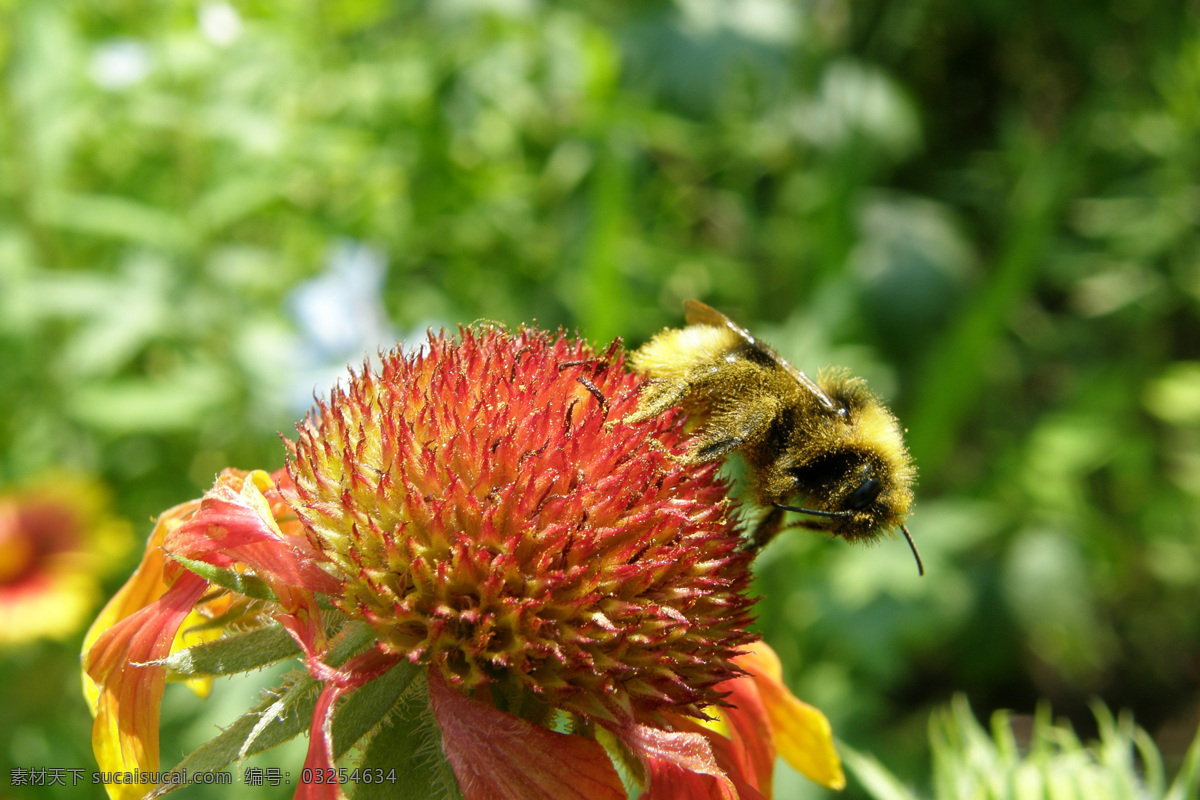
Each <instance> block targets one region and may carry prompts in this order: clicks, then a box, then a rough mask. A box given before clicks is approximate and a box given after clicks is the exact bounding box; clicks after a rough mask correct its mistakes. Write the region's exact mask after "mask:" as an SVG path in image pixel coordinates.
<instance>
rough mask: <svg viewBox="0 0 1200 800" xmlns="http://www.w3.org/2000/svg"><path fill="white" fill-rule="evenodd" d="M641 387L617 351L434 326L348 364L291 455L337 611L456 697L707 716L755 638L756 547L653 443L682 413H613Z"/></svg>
mask: <svg viewBox="0 0 1200 800" xmlns="http://www.w3.org/2000/svg"><path fill="white" fill-rule="evenodd" d="M639 386H640V379H639V378H637V377H636V376H634V375H631V374H630V373H629V372H628V371H627V370H626V369H625V368H624V364H623V360H622V355H621V354H620V352H619V350H618V349H617V348H616V347H615V346H614V347H611V348H609V350H608V351H607V352H603V353H597V352H596V351H594V350H593V349H592V348H591V347H590V346H589V345H588V344H586V343H584V342H580V341H577V340H575V339H573V338H570V337H567V336H564V335H562V334H550V333H546V332H542V331H537V330H532V329H520V330H518V331H516V332H509V331H505V330H503V329H499V328H483V329H464V330H462V331H461V332H460V335H459V336H457V337H455V336H450V335H447V334H445V333H440V334H430V336H429V339H428V341H427V342H426V343H425V346H423V347H420V348H415V349H412V350H409V351H405V350H403V349H400V348H397V349H395V350H393V351H391V352H389V353H387V354H385V355H384V356H383V357H382V363H381V365H380V366H379V367H378V368H375V367H371V366H364V367H363V368H362V370H361V371H359V372H356V373H353V374H352V375H351V376H350V379H349V380H348V381H347V382H346V383H345V386H344V388H338V389H335V390H334V392H333V393H332V395H331V396H330V398H329V400H328V401H324V402H321V403H319V404H318V406H317V408H316V409H315V410H314V411H313V412H312V413H311V414H310V415H309V417H308V418H307V419H306V420H305V421H304V422H302V423H301V424H300V425H299V426H298V434H299V435H298V439H297V441H296V443H295V445H294V447H293V448H292V456H291V458H290V460H289V463H288V471H289V473H290V475H291V477H292V479H293V481H294V483H295V487H296V488H295V491H296V501H295V506H296V511H297V513H298V515H299V517H300V519H301V521H302V522H303V524H304V526H305V529H306V533H307V535H308V536H309V538H310V539H311V540H312V542H313V543H314V544H315V545H316V546H317V547H318V548H319V549H320V551H321V553H322V554H323V557H324V558H325V559H326V561H325V562H324V568H325V570H326V571H327V572H329V573H330V574H331V575H332V576H333V577H334V578H336V579H337V581H339V582H340V585H341V592H340V593H339V594H337V595H336V596H333V597H332V598H331V599H332V601H333V603H334V604H335V605H336V606H337V607H338V608H339V609H340V610H341V611H343V612H344V613H346V614H347V615H350V616H351V617H355V618H360V619H364V620H366V621H368V622H369V623H370V624H371V626H372V627H373V628H374V630H375V632H376V636H377V639H378V647H379V648H380V649H382V650H384V651H385V652H388V653H392V654H401V655H404V656H405V657H407V658H408V659H409V660H411V661H413V662H414V663H423V664H428V665H430V667H431V668H434V669H436V670H438V671H440V673H441V674H442V675H443V677H445V678H446V680H447V681H448V682H449V683H451V684H452V685H455V686H458V687H459V688H460V689H463V690H473V689H477V688H481V687H485V686H490V685H496V686H498V687H499V688H500V689H502V690H505V691H507V690H510V689H521V690H527V691H529V692H532V693H533V694H534V695H536V696H538V697H540V698H542V699H543V700H545V701H546V702H547V703H549V704H551V705H553V706H556V707H562V708H566V709H568V710H572V711H576V712H578V713H581V714H586V715H590V716H594V717H600V718H608V719H624V720H628V719H639V720H641V719H650V718H653V715H654V714H655V712H656V711H658V710H660V709H665V708H668V707H669V708H670V709H671V710H672V711H675V712H682V713H688V714H692V715H695V716H703V712H702V711H701V709H702V708H703V707H705V706H710V705H712V704H714V703H717V702H719V701H720V698H721V694H720V692H719V691H717V690H716V689H715V688H714V687H715V686H716V684H718V683H720V682H721V681H724V680H727V679H729V678H730V677H733V676H735V675H736V674H737V669H736V668H735V667H734V666H733V665H732V663H731V660H732V659H733V658H734V657H736V656H737V655H738V654H739V652H740V651H741V650H742V649H743V648H744V647H745V646H746V645H747V644H748V643H750V642H751V641H753V639H754V637H753V635H752V634H750V633H748V632H747V630H746V626H747V624H748V622H749V614H750V612H749V606H750V603H751V600H750V599H749V598H748V597H747V596H746V588H747V585H748V582H749V558H750V557H749V556H748V555H747V554H744V553H741V552H739V550H738V541H739V538H738V534H739V532H738V530H737V527H736V520H735V514H734V507H733V503H732V501H730V500H729V499H728V497H727V493H728V486H727V485H726V484H725V483H724V482H723V481H722V480H721V479H720V478H719V477H718V476H717V474H716V466H715V465H711V464H710V465H703V466H699V467H697V466H695V465H691V466H688V465H683V464H680V463H678V462H677V461H676V460H672V459H671V458H670V457H669V455H668V453H667V452H665V451H666V450H672V449H679V442H680V438H681V436H682V435H683V432H682V420H681V418H680V415H679V414H677V413H671V414H664V415H662V416H661V417H659V418H656V419H654V420H652V421H650V422H648V423H644V424H640V425H636V426H634V425H626V424H623V423H621V422H620V420H621V419H622V418H623V417H625V416H626V415H628V414H629V413H631V412H632V411H633V410H634V409H635V408H636V405H637V392H638V389H639ZM651 440H654V442H652V441H651ZM657 443H661V444H657Z"/></svg>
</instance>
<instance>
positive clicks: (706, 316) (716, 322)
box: [683, 300, 841, 413]
mask: <svg viewBox="0 0 1200 800" xmlns="http://www.w3.org/2000/svg"><path fill="white" fill-rule="evenodd" d="M683 309H684V312H685V319H687V323H688V324H689V325H710V326H712V327H714V328H729V329H730V330H731V331H733V332H734V333H736V334H737V335H738V336H739V337H741V339H742V341H744V342H745V343H746V344H747V345H749V346H750V347H753V348H754V349H756V350H758V351H760V352H763V353H766V354H767V355H768V356H770V357H771V360H772V361H774V362H775V363H776V364H777V365H778V366H779V367H780V369H782V370H783V371H784V372H786V373H787V374H789V375H791V376H792V377H793V378H795V379H796V383H798V384H800V385H801V386H803V387H804V388H805V389H807V390H808V391H809V392H812V394H813V396H814V397H816V398H817V401H818V402H820V404H821V405H822V406H824V407H825V408H826V410H828V411H833V412H839V413H840V412H841V408H840V407H839V406H838V404H837V403H835V402H833V400H831V399H830V397H829V395H827V394H825V392H824V390H822V389H821V387H820V386H818V385H817V383H816V381H814V380H813V379H812V378H810V377H808V376H807V375H805V374H804V373H803V372H801V371H800V370H798V369H796V368H795V367H793V366H792V365H791V364H789V363H788V362H787V360H786V359H784V358H783V357H782V356H780V355H779V353H776V352H775V350H774V349H773V348H771V347H769V346H767V345H766V344H764V343H763V342H760V341H759V340H758V339H755V338H754V336H753V334H751V333H750V331H748V330H746V329H745V328H743V327H742V326H741V325H738V324H737V323H736V322H734V321H733V320H731V319H730V318H729V317H727V316H725V315H724V314H722V313H721V312H720V311H717V310H716V309H715V308H713V307H712V306H709V305H705V304H704V303H701V302H700V301H699V300H684V301H683Z"/></svg>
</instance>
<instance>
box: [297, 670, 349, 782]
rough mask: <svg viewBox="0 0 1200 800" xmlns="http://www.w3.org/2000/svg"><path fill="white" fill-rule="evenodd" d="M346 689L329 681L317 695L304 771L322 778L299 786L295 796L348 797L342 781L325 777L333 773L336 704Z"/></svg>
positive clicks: (305, 773)
mask: <svg viewBox="0 0 1200 800" xmlns="http://www.w3.org/2000/svg"><path fill="white" fill-rule="evenodd" d="M345 691H346V689H345V688H344V687H342V686H338V685H337V684H333V683H330V684H327V685H326V686H325V688H324V689H322V690H321V695H320V697H318V698H317V707H316V708H314V709H313V722H312V728H311V729H310V731H309V734H308V755H307V756H305V758H304V772H303V773H302V774H303V775H315V776H317V777H318V778H319V779H320V780H319V781H312V782H308V783H305V782H304V781H303V780H301V781H300V783H299V785H298V786H297V787H296V794H295V795H293V798H294V800H340V798H343V797H345V795H344V794H343V793H342V787H341V784H340V783H338V782H337V781H336V780H324V778H325V776H330V777H332V776H333V774H334V773H333V706H334V703H336V702H337V700H338V698H339V697H341V696H342V694H343V693H344V692H345Z"/></svg>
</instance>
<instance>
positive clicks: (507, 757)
mask: <svg viewBox="0 0 1200 800" xmlns="http://www.w3.org/2000/svg"><path fill="white" fill-rule="evenodd" d="M429 705H430V708H431V709H432V710H433V714H434V717H435V718H436V719H437V722H438V727H439V728H440V729H441V733H442V749H443V750H444V751H445V753H446V758H447V759H448V760H449V762H450V766H451V767H452V768H453V770H454V774H455V776H456V777H457V778H458V785H459V788H460V789H461V790H462V793H463V796H464V797H465V798H466V800H511V798H518V797H519V798H521V800H624V798H625V790H624V788H623V787H622V785H621V779H620V777H619V776H618V775H617V772H616V770H615V769H614V768H613V766H612V762H611V761H609V758H608V754H607V753H606V752H605V751H604V748H603V747H601V746H600V744H599V743H598V742H597V741H596V740H594V739H588V738H585V737H583V736H571V735H568V734H564V733H556V732H554V731H550V730H547V729H545V728H542V727H540V726H538V725H534V724H533V723H531V722H526V721H525V720H523V719H521V718H519V717H516V716H514V715H512V714H509V713H507V712H504V711H500V710H498V709H496V708H494V707H492V706H490V705H487V704H486V703H482V702H480V701H478V700H473V699H471V698H470V697H467V696H466V695H464V694H462V693H461V692H458V691H455V690H454V689H452V688H451V687H450V686H448V685H447V684H446V682H445V680H444V679H443V678H442V677H441V674H440V672H439V671H438V670H430V671H429Z"/></svg>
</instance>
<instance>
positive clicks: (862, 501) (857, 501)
mask: <svg viewBox="0 0 1200 800" xmlns="http://www.w3.org/2000/svg"><path fill="white" fill-rule="evenodd" d="M882 488H883V486H881V485H880V483H879V481H877V480H875V479H874V478H867V479H866V480H865V481H863V482H862V483H860V484H859V485H858V488H857V489H855V490H854V491H853V492H851V493H850V496H849V497H847V498H846V505H847V507H849V508H851V509H853V510H854V511H860V510H862V509H864V508H866V507H867V506H869V505H871V503H873V502H874V501H875V498H876V497H879V491H880V489H882Z"/></svg>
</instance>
